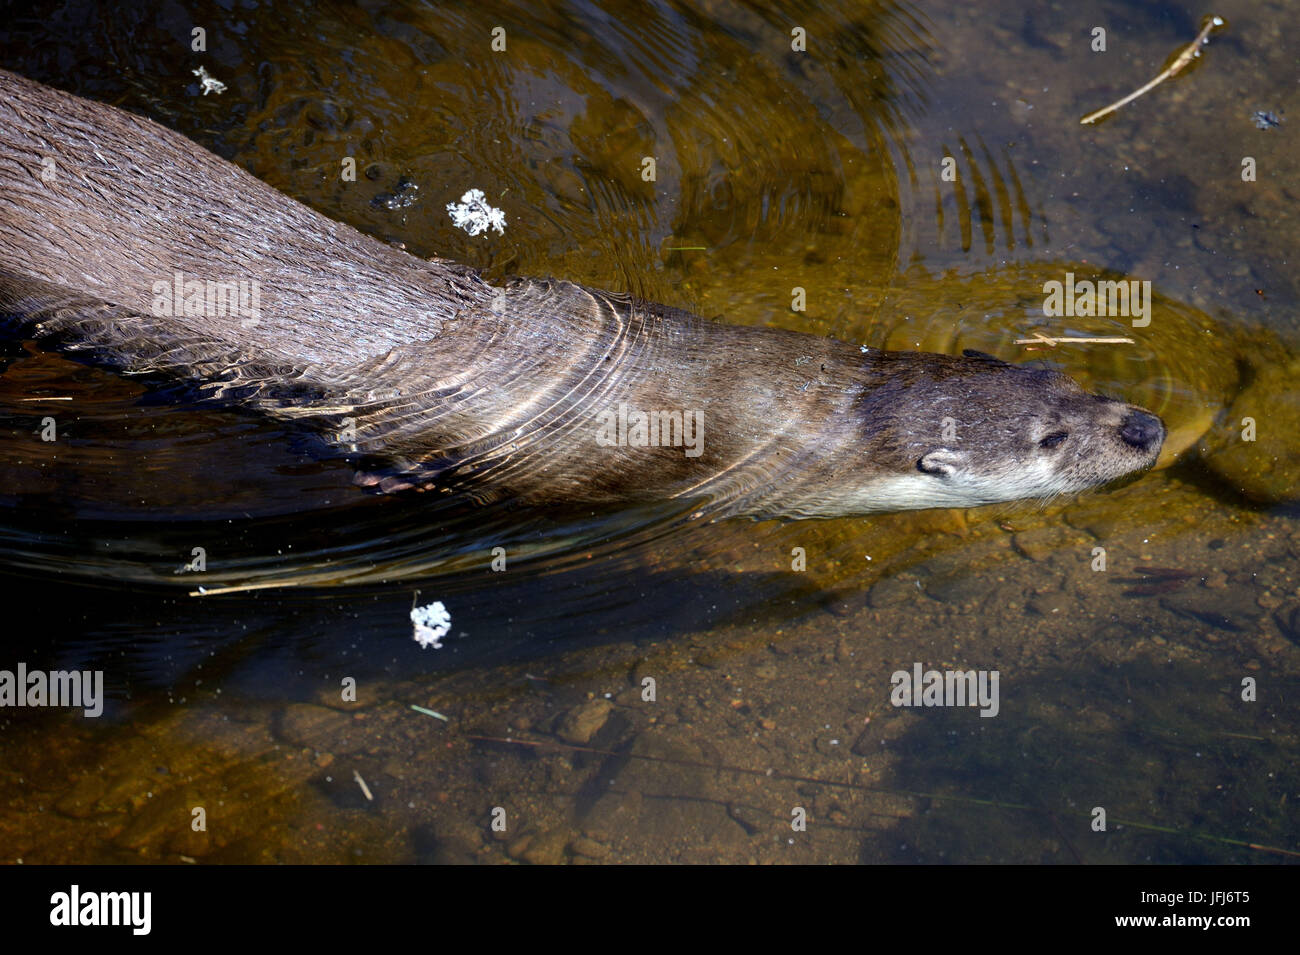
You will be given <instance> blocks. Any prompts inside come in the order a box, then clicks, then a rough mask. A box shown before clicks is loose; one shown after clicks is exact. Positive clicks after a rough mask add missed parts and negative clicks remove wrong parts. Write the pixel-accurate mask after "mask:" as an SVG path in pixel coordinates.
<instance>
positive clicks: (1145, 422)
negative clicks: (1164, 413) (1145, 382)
mask: <svg viewBox="0 0 1300 955" xmlns="http://www.w3.org/2000/svg"><path fill="white" fill-rule="evenodd" d="M1119 436H1120V437H1121V438H1123V439H1124V443H1125V444H1131V445H1132V446H1133V447H1135V448H1141V449H1142V450H1144V451H1145V450H1147V449H1148V448H1150V447H1151V446H1152V445H1153V444H1156V443H1157V442H1160V441H1163V440H1164V436H1165V426H1164V425H1163V424H1161V423H1160V419H1159V418H1157V417H1156V416H1155V415H1153V414H1151V413H1150V412H1147V411H1141V410H1138V409H1136V408H1135V409H1134V410H1133V411H1132V412H1131V413H1130V414H1129V416H1128V417H1127V418H1125V419H1124V423H1123V424H1121V425H1120V426H1119Z"/></svg>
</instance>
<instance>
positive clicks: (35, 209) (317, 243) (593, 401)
mask: <svg viewBox="0 0 1300 955" xmlns="http://www.w3.org/2000/svg"><path fill="white" fill-rule="evenodd" d="M48 159H53V161H54V169H55V172H56V175H55V177H54V179H53V181H51V182H48V183H47V182H44V181H42V178H41V173H42V169H43V165H42V163H43V161H45V160H48ZM177 271H179V272H182V273H184V274H185V275H187V276H191V277H195V278H199V279H217V280H238V279H253V280H256V281H257V282H259V283H260V285H261V288H262V303H261V310H262V316H261V319H260V321H258V322H256V323H255V324H251V325H247V324H245V323H243V322H241V321H240V320H239V319H238V318H237V317H235V316H211V315H209V316H204V317H202V318H196V317H184V316H175V317H157V316H155V315H153V314H152V303H153V300H154V294H153V291H152V290H153V286H154V283H155V282H158V281H160V280H163V281H170V279H171V276H172V275H173V273H175V272H177ZM0 312H2V313H3V314H4V315H5V316H6V317H5V318H4V320H3V322H0V328H3V330H4V331H5V332H6V333H7V334H9V335H26V336H30V337H34V338H39V339H45V340H48V341H50V342H53V343H55V344H57V345H58V346H59V347H62V348H64V349H66V350H68V351H69V353H70V354H73V355H79V356H81V357H83V358H84V359H86V360H89V361H94V362H97V363H100V364H104V365H107V366H110V367H114V368H117V369H119V370H121V371H122V372H124V373H129V374H144V375H151V376H154V377H157V378H161V379H167V380H178V381H184V382H189V383H191V384H193V386H194V389H195V392H194V394H195V397H196V398H200V399H203V400H211V401H221V402H225V403H228V404H231V405H237V406H244V407H248V408H253V409H256V410H258V411H260V412H263V413H267V414H272V415H276V416H278V417H281V418H290V419H295V420H298V421H300V422H302V423H303V424H304V425H306V426H309V427H310V428H312V429H313V431H314V432H315V433H317V434H319V435H320V437H321V440H322V443H323V445H324V446H326V447H328V448H329V449H330V450H331V451H332V452H334V453H340V454H346V455H349V456H351V457H353V458H354V459H355V460H357V461H358V462H360V463H362V464H364V465H365V466H366V467H367V468H368V469H372V470H371V473H372V474H374V476H373V477H372V478H370V479H368V480H371V481H373V482H374V483H377V484H378V485H379V486H380V487H381V488H384V489H388V490H393V489H398V488H403V487H408V486H416V487H421V488H441V489H446V490H463V491H467V492H469V493H473V494H474V495H475V496H476V497H479V498H489V497H498V496H503V497H504V496H508V497H514V498H518V499H521V500H524V501H527V502H530V503H536V504H548V503H555V502H561V501H566V502H567V501H581V502H628V501H635V500H646V499H664V498H671V497H700V498H707V499H708V500H709V501H711V502H712V503H711V506H712V507H713V508H714V509H715V510H716V511H717V512H718V513H728V514H749V515H752V516H793V517H801V516H817V517H824V516H836V515H841V514H857V513H868V512H871V511H876V510H894V509H901V508H910V507H935V506H967V505H972V504H980V503H986V502H990V501H998V500H1011V499H1015V498H1020V497H1042V496H1047V495H1052V494H1056V493H1064V492H1069V491H1076V490H1082V489H1083V488H1086V487H1092V486H1096V485H1098V484H1102V483H1105V482H1107V481H1110V480H1113V479H1115V478H1118V477H1121V476H1123V475H1125V474H1128V473H1131V472H1133V471H1135V470H1139V469H1141V468H1143V467H1148V466H1150V464H1151V463H1153V462H1154V460H1155V456H1156V453H1157V452H1158V451H1159V447H1160V440H1162V439H1163V429H1162V428H1160V427H1159V425H1158V422H1157V424H1156V425H1155V430H1154V431H1152V430H1151V429H1150V428H1149V427H1148V428H1147V430H1146V431H1144V432H1143V434H1146V435H1147V436H1148V437H1149V439H1150V440H1144V441H1142V442H1140V444H1141V446H1135V445H1134V444H1133V443H1132V442H1131V441H1125V440H1122V439H1121V437H1120V435H1119V434H1118V431H1119V429H1120V428H1121V427H1122V426H1123V424H1124V422H1129V427H1130V429H1131V428H1132V422H1133V421H1134V420H1135V419H1134V417H1133V416H1134V415H1135V414H1143V413H1141V412H1137V411H1136V410H1135V409H1133V408H1132V407H1131V406H1128V405H1124V404H1123V403H1121V402H1115V401H1111V400H1109V399H1103V398H1099V397H1097V396H1092V395H1088V394H1086V393H1085V392H1083V391H1082V389H1080V388H1079V387H1078V385H1076V384H1075V383H1074V382H1072V381H1071V380H1070V379H1068V378H1065V377H1064V376H1061V375H1059V374H1056V373H1054V372H1048V371H1043V370H1036V369H1030V368H1024V367H1018V366H1013V365H1008V364H1005V363H1003V362H1000V361H997V360H996V359H991V358H989V357H987V356H975V357H971V356H962V357H954V356H945V355H932V354H927V353H904V352H880V351H871V352H869V353H866V354H864V353H863V351H862V350H860V349H859V348H857V347H855V346H852V345H848V344H846V343H843V342H838V341H834V340H832V339H825V338H818V337H814V336H809V335H802V334H798V333H795V332H789V331H782V330H779V329H762V328H748V327H739V326H729V325H723V324H718V323H714V322H708V321H705V320H704V319H701V318H699V317H697V316H694V315H690V314H688V313H686V312H682V311H679V310H676V309H672V308H668V307H665V306H659V305H653V304H648V303H641V302H634V301H632V300H630V299H628V298H627V297H624V296H619V295H615V294H611V293H607V292H601V291H597V290H593V289H587V288H583V287H580V286H576V285H572V284H570V283H567V282H556V281H549V280H534V279H518V280H514V281H512V282H511V283H510V284H509V285H507V287H506V288H505V289H496V288H493V287H492V286H489V285H488V284H487V283H485V282H484V281H482V279H480V278H479V277H478V276H477V274H475V273H474V272H473V271H472V270H470V269H466V268H464V267H462V266H458V265H456V264H454V263H450V262H445V261H441V260H431V261H423V260H420V259H417V258H415V257H413V256H410V255H407V254H406V253H404V252H402V251H400V250H397V249H395V248H392V247H390V246H388V245H385V244H383V243H381V242H378V241H376V240H374V239H372V238H370V237H368V236H365V235H362V234H361V233H359V232H357V231H356V230H355V229H352V228H350V227H349V226H346V225H343V224H341V223H338V222H334V221H332V220H330V219H327V218H325V217H324V216H322V215H320V214H318V213H316V212H314V211H313V210H311V209H309V208H307V207H306V206H303V205H301V204H300V203H298V202H295V201H294V200H292V199H290V198H288V197H286V196H284V195H283V194H281V193H279V192H277V191H276V190H274V189H272V188H271V187H270V186H267V185H266V184H264V183H262V182H260V181H259V180H257V179H255V178H253V177H252V176H249V175H248V174H247V173H245V172H243V171H242V170H240V169H238V168H237V167H235V166H233V165H231V164H230V163H228V162H226V161H224V160H222V159H220V158H218V157H216V156H214V155H212V154H211V153H209V152H207V151H206V150H204V149H202V148H201V147H199V146H197V145H195V144H194V143H192V142H190V141H189V140H187V139H185V138H184V137H182V136H180V135H178V134H176V133H174V132H172V131H170V130H167V129H165V128H163V127H161V126H159V125H157V124H155V123H153V122H151V121H149V120H147V119H142V118H140V117H137V116H134V115H132V114H130V113H127V112H124V111H122V110H118V109H115V108H113V107H110V106H105V105H102V104H98V103H93V102H90V101H87V100H83V99H80V98H78V97H75V96H72V95H70V94H67V93H63V92H60V91H57V90H53V89H50V88H48V87H45V86H42V85H40V84H37V83H33V82H31V81H29V80H26V79H23V78H22V77H18V76H15V75H13V74H10V73H6V72H4V71H0ZM620 402H623V403H627V404H628V405H629V406H631V407H632V408H634V409H641V410H665V409H678V410H685V411H698V412H699V413H701V414H702V416H703V421H704V426H705V441H704V453H703V454H702V455H700V456H699V457H694V458H692V457H687V456H686V455H684V454H683V451H682V449H681V448H679V447H678V448H674V447H660V448H627V447H619V448H607V447H600V446H598V445H597V442H596V440H595V436H596V434H597V431H598V419H599V416H600V414H601V413H602V412H604V411H606V410H607V409H610V408H613V407H617V405H618V404H619V403H620ZM1147 417H1148V418H1150V416H1147ZM1142 420H1144V421H1145V420H1146V419H1142ZM1150 420H1155V419H1153V418H1151V419H1150ZM1053 428H1067V429H1068V430H1069V433H1070V438H1069V439H1067V441H1066V442H1065V444H1064V445H1063V446H1062V447H1060V448H1055V449H1053V453H1051V454H1048V453H1046V452H1045V450H1044V449H1043V448H1042V447H1041V445H1040V442H1041V441H1042V439H1043V437H1044V436H1045V435H1047V434H1049V433H1050V432H1051V431H1052V429H1053ZM1156 432H1158V434H1157V433H1156ZM1130 433H1131V430H1130ZM374 469H377V470H374Z"/></svg>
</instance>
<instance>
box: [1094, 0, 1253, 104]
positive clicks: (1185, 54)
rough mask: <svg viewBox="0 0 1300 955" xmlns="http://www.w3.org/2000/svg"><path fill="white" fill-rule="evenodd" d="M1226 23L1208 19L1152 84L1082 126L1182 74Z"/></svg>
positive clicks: (1217, 18)
mask: <svg viewBox="0 0 1300 955" xmlns="http://www.w3.org/2000/svg"><path fill="white" fill-rule="evenodd" d="M1225 23H1227V21H1226V20H1224V19H1223V17H1219V16H1210V17H1206V19H1205V25H1204V26H1202V27H1201V32H1200V33H1198V34H1197V35H1196V39H1195V40H1193V41H1192V42H1191V43H1189V44H1187V46H1186V47H1185V48H1184V49H1183V51H1182V52H1181V53H1179V54H1178V56H1176V57H1174V61H1173V62H1172V63H1170V64H1169V65H1168V66H1166V67H1165V68H1164V69H1163V70H1161V72H1160V75H1159V76H1157V77H1156V78H1155V79H1153V80H1152V81H1151V82H1150V83H1147V84H1146V85H1145V86H1143V87H1142V88H1141V89H1137V90H1134V91H1133V92H1132V93H1129V94H1128V96H1125V97H1124V98H1123V99H1119V100H1116V101H1115V102H1113V103H1111V104H1110V105H1109V106H1106V107H1103V108H1102V109H1099V110H1097V111H1096V112H1095V113H1089V114H1088V115H1087V116H1085V117H1083V119H1081V120H1079V123H1080V125H1082V126H1087V125H1089V124H1091V123H1095V122H1097V120H1099V119H1101V118H1102V117H1103V116H1109V115H1110V114H1111V113H1113V112H1115V110H1117V109H1119V108H1120V107H1121V106H1127V105H1128V104H1129V103H1131V102H1133V101H1134V100H1135V99H1137V98H1138V97H1139V96H1141V95H1142V94H1143V93H1146V92H1148V91H1149V90H1152V89H1155V87H1157V86H1159V85H1160V84H1161V83H1163V82H1164V81H1165V80H1167V79H1169V78H1170V77H1172V76H1176V75H1177V74H1178V73H1180V72H1182V71H1183V70H1184V69H1185V68H1186V67H1187V65H1188V64H1189V63H1191V62H1192V60H1194V59H1196V58H1197V57H1198V56H1200V55H1201V47H1202V46H1203V45H1204V44H1206V43H1208V42H1210V34H1211V33H1212V32H1213V31H1214V30H1216V29H1218V28H1219V27H1221V26H1223V25H1224V24H1225Z"/></svg>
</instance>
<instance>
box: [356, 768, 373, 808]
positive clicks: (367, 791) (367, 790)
mask: <svg viewBox="0 0 1300 955" xmlns="http://www.w3.org/2000/svg"><path fill="white" fill-rule="evenodd" d="M352 778H353V779H355V780H356V781H357V785H358V786H360V787H361V792H362V793H364V794H365V797H366V800H367V801H369V802H374V801H375V797H374V796H373V795H371V792H370V787H369V786H367V785H366V781H365V780H364V779H362V778H361V773H360V772H358V771H357V770H355V769H354V770H352Z"/></svg>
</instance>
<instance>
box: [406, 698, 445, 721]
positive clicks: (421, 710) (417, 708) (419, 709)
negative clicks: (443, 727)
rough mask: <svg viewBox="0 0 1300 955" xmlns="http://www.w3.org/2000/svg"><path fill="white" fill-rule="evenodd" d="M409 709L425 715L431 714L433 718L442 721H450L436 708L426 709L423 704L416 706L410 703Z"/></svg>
mask: <svg viewBox="0 0 1300 955" xmlns="http://www.w3.org/2000/svg"><path fill="white" fill-rule="evenodd" d="M411 709H413V710H415V712H417V713H423V714H424V715H425V716H432V717H433V718H434V719H438V720H442V721H443V722H444V723H450V722H451V720H449V719H448V718H447V717H445V716H443V715H442V714H441V713H439V712H438V711H437V710H426V709H425V708H424V707H423V706H416V705H415V704H414V703H412V704H411Z"/></svg>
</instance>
